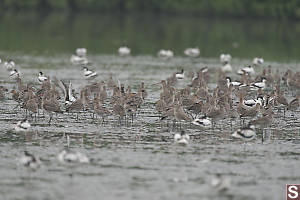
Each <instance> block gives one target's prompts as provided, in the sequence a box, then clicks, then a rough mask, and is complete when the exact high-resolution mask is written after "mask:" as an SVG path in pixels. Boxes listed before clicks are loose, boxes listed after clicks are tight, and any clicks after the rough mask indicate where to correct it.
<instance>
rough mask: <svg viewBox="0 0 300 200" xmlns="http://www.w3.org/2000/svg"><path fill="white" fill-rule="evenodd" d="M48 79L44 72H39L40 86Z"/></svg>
mask: <svg viewBox="0 0 300 200" xmlns="http://www.w3.org/2000/svg"><path fill="white" fill-rule="evenodd" d="M47 80H48V77H46V76H44V74H43V72H41V71H40V72H39V76H38V81H39V83H40V84H42V83H43V82H45V81H47Z"/></svg>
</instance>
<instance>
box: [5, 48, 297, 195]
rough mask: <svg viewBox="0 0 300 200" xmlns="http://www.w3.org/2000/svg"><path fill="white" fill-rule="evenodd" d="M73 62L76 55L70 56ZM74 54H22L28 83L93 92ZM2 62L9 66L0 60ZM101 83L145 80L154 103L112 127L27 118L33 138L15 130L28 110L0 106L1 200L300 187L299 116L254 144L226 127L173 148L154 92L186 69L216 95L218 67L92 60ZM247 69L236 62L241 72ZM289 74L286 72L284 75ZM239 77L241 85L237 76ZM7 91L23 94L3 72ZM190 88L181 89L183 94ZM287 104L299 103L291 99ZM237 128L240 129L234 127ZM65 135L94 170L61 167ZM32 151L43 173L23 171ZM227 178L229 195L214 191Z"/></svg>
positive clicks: (83, 117) (183, 61)
mask: <svg viewBox="0 0 300 200" xmlns="http://www.w3.org/2000/svg"><path fill="white" fill-rule="evenodd" d="M70 54H71V53H70ZM70 54H59V55H53V56H50V55H31V54H25V55H24V54H23V53H22V54H19V53H15V54H14V59H15V61H16V63H17V67H18V69H19V70H20V71H21V73H22V77H23V81H24V82H26V83H28V82H32V83H34V84H36V85H37V87H39V86H38V84H37V80H36V77H37V73H38V71H39V70H43V72H44V73H45V74H47V75H49V76H50V77H53V76H56V77H57V78H59V79H65V80H71V81H72V83H73V85H74V88H75V89H76V91H79V89H80V88H81V87H82V86H83V85H85V84H87V83H88V82H87V81H86V80H84V79H83V75H82V70H81V68H79V67H76V66H72V65H71V64H70V63H69V57H70ZM2 56H3V57H9V56H11V54H10V55H8V54H7V53H5V52H2ZM88 58H89V60H91V62H93V63H94V67H93V69H95V70H96V71H97V72H98V73H99V77H98V78H97V80H107V78H108V74H109V73H113V75H114V76H113V77H114V79H115V80H119V81H120V82H121V83H125V84H126V85H131V86H132V88H133V90H134V91H136V89H137V85H139V84H140V82H141V80H143V81H145V85H146V89H147V91H148V94H149V96H148V97H147V99H146V100H145V102H144V104H143V105H142V107H141V109H140V111H139V113H138V114H137V116H136V117H135V118H134V120H133V122H128V123H125V122H123V123H122V124H121V125H120V124H119V122H118V119H117V118H116V117H114V116H110V117H109V118H108V119H107V120H106V122H105V123H104V124H102V123H101V120H100V119H99V118H98V119H93V118H92V116H91V113H81V114H80V115H79V120H76V114H73V115H72V114H66V113H65V114H59V115H57V116H55V117H54V120H53V122H52V123H51V125H48V119H49V118H48V115H47V114H45V115H44V116H43V115H40V116H39V117H37V119H36V120H34V119H32V118H29V119H30V122H31V123H32V129H31V131H30V132H29V133H26V134H24V133H23V134H22V133H21V134H17V133H15V132H14V131H13V126H14V125H15V124H16V122H17V121H18V120H20V119H22V118H24V117H25V113H24V111H20V110H18V109H14V107H15V106H16V103H15V102H14V101H13V100H12V99H11V96H10V95H7V99H6V100H5V101H3V102H1V103H0V109H1V110H0V112H1V115H0V121H1V125H0V130H1V133H0V165H1V166H0V197H1V199H99V198H105V199H284V198H285V184H287V183H299V182H300V171H299V155H300V146H299V138H300V137H299V134H300V129H299V120H298V116H299V115H298V113H297V112H296V113H293V114H294V115H295V116H296V117H294V116H292V113H289V112H287V113H286V117H285V118H283V114H282V113H277V111H275V113H276V115H275V118H274V122H273V123H272V125H271V127H270V128H268V129H267V130H266V134H264V135H262V132H261V130H259V129H258V130H257V131H258V135H257V138H256V140H254V141H251V142H249V143H247V144H244V143H243V142H241V141H239V140H233V139H232V138H231V133H232V131H233V130H234V129H236V128H237V127H239V126H240V121H239V120H236V121H232V122H231V123H230V121H229V120H223V121H219V122H217V125H216V127H215V128H214V129H208V130H201V129H199V128H198V127H194V126H192V125H190V124H189V123H182V125H181V126H182V129H185V130H186V132H187V133H189V134H190V136H191V142H190V144H189V145H188V146H185V147H184V146H177V145H174V144H173V134H174V133H176V132H179V129H180V127H179V125H177V126H175V127H174V126H173V124H172V122H167V121H160V120H159V115H158V113H157V112H156V111H155V108H154V102H155V101H157V100H158V99H159V93H160V90H159V89H160V88H159V86H157V85H152V84H153V83H156V82H158V81H160V80H162V79H166V78H167V77H168V76H170V74H171V73H173V72H174V71H176V70H177V69H179V66H180V67H181V66H183V67H184V68H185V69H186V71H197V70H198V69H200V68H201V67H204V66H208V67H209V69H210V70H211V71H212V72H211V84H210V85H211V87H212V88H213V87H214V84H215V80H216V73H215V68H216V67H218V66H219V61H218V60H217V59H204V58H196V59H190V58H182V57H177V58H174V59H171V60H169V61H165V60H162V59H159V58H155V57H151V56H134V57H125V58H121V57H118V56H112V55H91V56H88ZM249 62H250V61H249V60H239V59H233V62H232V65H233V67H234V69H237V68H239V67H240V66H241V65H244V64H246V63H249ZM268 64H271V65H272V66H273V68H274V69H276V68H281V71H282V72H283V71H285V70H286V69H287V68H288V67H291V68H294V69H297V67H298V64H297V63H288V64H283V63H270V62H267V63H266V64H265V66H267V65H268ZM282 67H284V68H283V69H282ZM232 76H235V75H234V74H232ZM0 78H1V85H3V86H5V87H7V88H8V89H9V90H11V89H13V88H14V87H15V83H14V81H11V80H10V79H9V78H8V72H7V71H6V70H5V69H4V68H3V67H2V68H1V73H0ZM188 83H189V80H188V79H185V80H183V81H182V82H179V83H178V84H177V85H176V87H177V88H182V87H184V86H185V85H186V84H188ZM288 97H289V99H291V98H292V94H289V96H288ZM230 124H232V126H231V125H230ZM65 134H69V135H70V148H71V149H73V150H76V151H80V152H82V153H85V154H86V155H87V156H88V157H90V158H92V159H93V161H92V162H91V163H90V164H61V163H59V162H58V160H57V154H58V153H59V152H60V151H61V150H62V149H63V148H64V147H66V146H67V141H66V139H65V137H64V135H65ZM24 150H28V151H29V152H31V153H33V154H34V155H36V156H38V157H40V158H41V160H42V165H41V167H40V168H39V169H37V170H30V169H28V168H26V167H24V166H22V165H20V164H19V162H18V158H20V157H21V156H22V155H23V152H24ZM217 174H220V175H221V176H222V177H225V178H227V179H229V180H230V187H229V189H228V190H227V191H218V190H216V189H215V188H213V187H212V186H211V181H212V180H213V179H214V177H215V176H216V175H217Z"/></svg>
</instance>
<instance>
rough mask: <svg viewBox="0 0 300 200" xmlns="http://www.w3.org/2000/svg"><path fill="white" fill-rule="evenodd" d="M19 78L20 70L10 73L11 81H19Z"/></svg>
mask: <svg viewBox="0 0 300 200" xmlns="http://www.w3.org/2000/svg"><path fill="white" fill-rule="evenodd" d="M19 76H20V73H19V72H18V70H17V69H13V70H11V71H10V73H9V77H10V78H11V79H15V80H16V79H17V78H19Z"/></svg>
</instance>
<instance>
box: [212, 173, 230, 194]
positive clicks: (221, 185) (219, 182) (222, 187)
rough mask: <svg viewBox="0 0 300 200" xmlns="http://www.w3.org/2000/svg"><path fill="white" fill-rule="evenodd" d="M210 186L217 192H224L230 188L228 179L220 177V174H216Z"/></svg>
mask: <svg viewBox="0 0 300 200" xmlns="http://www.w3.org/2000/svg"><path fill="white" fill-rule="evenodd" d="M210 184H211V186H212V187H213V188H214V189H216V190H217V191H218V192H225V191H227V190H228V189H229V188H230V186H231V181H230V179H229V178H228V177H224V176H221V174H216V176H215V177H214V178H212V180H211V182H210Z"/></svg>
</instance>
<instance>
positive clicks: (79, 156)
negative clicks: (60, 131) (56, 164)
mask: <svg viewBox="0 0 300 200" xmlns="http://www.w3.org/2000/svg"><path fill="white" fill-rule="evenodd" d="M57 159H58V161H60V162H61V163H89V162H90V159H89V158H88V157H87V156H86V155H85V154H83V153H80V152H78V151H71V150H69V149H64V150H62V151H61V152H60V153H59V154H58V155H57Z"/></svg>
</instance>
